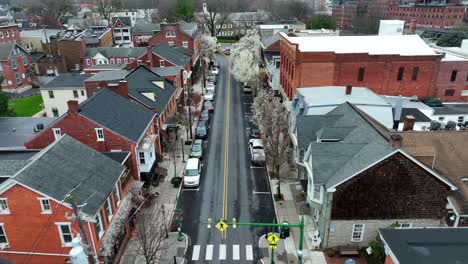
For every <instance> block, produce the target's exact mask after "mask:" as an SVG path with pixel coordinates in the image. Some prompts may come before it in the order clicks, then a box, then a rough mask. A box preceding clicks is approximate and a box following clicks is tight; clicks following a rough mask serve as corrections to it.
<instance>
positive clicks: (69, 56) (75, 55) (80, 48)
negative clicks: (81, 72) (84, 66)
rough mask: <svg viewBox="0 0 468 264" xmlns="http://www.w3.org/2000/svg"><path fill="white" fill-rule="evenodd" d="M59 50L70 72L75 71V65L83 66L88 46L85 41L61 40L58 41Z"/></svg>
mask: <svg viewBox="0 0 468 264" xmlns="http://www.w3.org/2000/svg"><path fill="white" fill-rule="evenodd" d="M57 49H58V53H59V55H62V56H63V57H64V58H65V64H66V66H67V69H68V71H71V70H73V69H75V65H76V64H78V65H81V62H82V60H83V58H84V54H85V49H86V44H85V42H84V39H83V40H81V41H78V40H61V41H57Z"/></svg>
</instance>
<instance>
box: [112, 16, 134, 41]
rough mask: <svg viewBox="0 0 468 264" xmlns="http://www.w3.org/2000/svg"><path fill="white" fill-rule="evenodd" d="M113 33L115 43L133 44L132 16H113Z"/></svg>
mask: <svg viewBox="0 0 468 264" xmlns="http://www.w3.org/2000/svg"><path fill="white" fill-rule="evenodd" d="M112 35H113V36H114V43H115V44H117V45H120V44H127V45H128V44H131V43H132V23H131V20H130V17H112Z"/></svg>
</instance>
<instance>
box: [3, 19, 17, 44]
mask: <svg viewBox="0 0 468 264" xmlns="http://www.w3.org/2000/svg"><path fill="white" fill-rule="evenodd" d="M0 43H17V44H21V40H20V32H19V29H18V25H17V24H10V25H3V26H0Z"/></svg>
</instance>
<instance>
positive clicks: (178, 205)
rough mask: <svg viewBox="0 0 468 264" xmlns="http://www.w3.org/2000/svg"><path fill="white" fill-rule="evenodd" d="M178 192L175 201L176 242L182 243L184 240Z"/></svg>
mask: <svg viewBox="0 0 468 264" xmlns="http://www.w3.org/2000/svg"><path fill="white" fill-rule="evenodd" d="M179 198H180V192H179V193H178V194H177V199H176V212H177V232H178V235H177V240H178V241H182V240H184V235H183V234H182V219H180V202H179Z"/></svg>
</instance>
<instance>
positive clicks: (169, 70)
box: [151, 66, 183, 77]
mask: <svg viewBox="0 0 468 264" xmlns="http://www.w3.org/2000/svg"><path fill="white" fill-rule="evenodd" d="M181 69H183V67H181V66H171V67H155V68H151V70H152V71H153V72H154V73H156V74H157V75H159V76H162V77H167V76H176V75H177V74H178V73H179V72H180V70H181Z"/></svg>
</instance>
